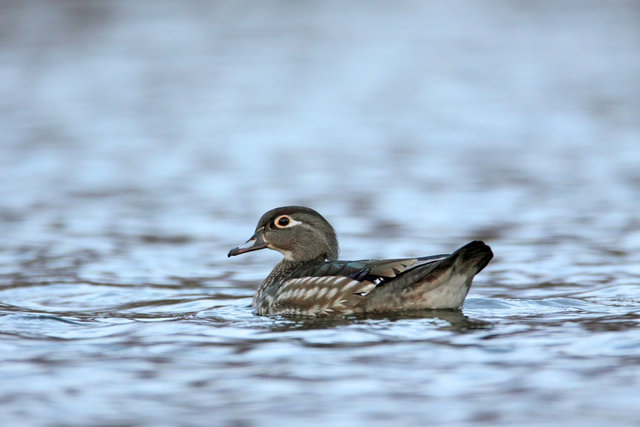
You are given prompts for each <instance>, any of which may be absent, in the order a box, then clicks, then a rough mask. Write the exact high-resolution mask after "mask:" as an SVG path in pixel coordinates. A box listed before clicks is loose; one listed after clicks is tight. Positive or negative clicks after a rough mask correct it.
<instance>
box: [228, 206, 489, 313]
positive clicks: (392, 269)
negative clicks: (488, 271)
mask: <svg viewBox="0 0 640 427" xmlns="http://www.w3.org/2000/svg"><path fill="white" fill-rule="evenodd" d="M301 245H304V247H301ZM263 248H270V249H274V250H277V251H279V252H282V253H283V254H284V256H285V258H284V259H283V260H282V261H281V262H280V263H279V264H277V265H276V266H275V268H274V269H273V270H272V271H271V273H270V274H269V275H268V276H267V277H266V278H265V279H264V280H263V281H262V283H261V284H260V286H259V287H258V290H257V292H256V294H255V296H254V298H253V303H252V305H253V308H254V309H255V310H256V312H257V313H258V314H261V315H269V314H295V315H306V316H331V315H349V314H360V313H380V312H388V311H399V310H414V309H460V308H461V307H462V305H463V304H464V300H465V298H466V296H467V293H468V292H469V288H470V287H471V282H472V280H473V277H474V276H475V275H476V274H477V273H479V272H480V271H481V270H482V269H483V268H484V267H485V266H486V265H487V264H488V263H489V261H490V260H491V258H492V257H493V253H492V252H491V249H490V248H489V246H487V245H485V244H484V243H483V242H481V241H473V242H471V243H468V244H467V245H465V246H463V247H461V248H460V249H458V250H456V251H455V252H453V253H452V254H441V255H433V256H427V257H416V258H402V259H385V260H358V261H339V260H337V255H338V244H337V238H336V237H335V232H334V231H333V228H332V227H331V225H329V223H328V222H327V221H326V220H325V219H324V218H323V217H322V216H321V215H320V214H318V213H317V212H316V211H314V210H312V209H309V208H305V207H301V206H285V207H281V208H276V209H273V210H271V211H269V212H267V213H265V214H264V215H263V217H262V218H261V219H260V221H259V222H258V226H257V228H256V232H255V233H254V235H253V236H252V237H251V238H250V239H249V240H248V241H247V243H245V244H244V245H242V246H239V247H237V248H234V249H232V250H231V251H230V252H229V256H234V255H239V254H241V253H244V252H249V251H253V250H257V249H263Z"/></svg>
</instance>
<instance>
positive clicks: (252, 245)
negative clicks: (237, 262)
mask: <svg viewBox="0 0 640 427" xmlns="http://www.w3.org/2000/svg"><path fill="white" fill-rule="evenodd" d="M266 247H267V242H265V241H264V239H263V238H262V234H261V233H260V232H259V231H256V232H255V234H254V235H253V236H251V238H250V239H249V240H247V241H246V242H245V243H244V244H242V245H240V246H238V247H235V248H233V249H231V250H230V251H229V253H228V254H227V256H228V257H232V256H236V255H240V254H243V253H245V252H251V251H257V250H260V249H264V248H266Z"/></svg>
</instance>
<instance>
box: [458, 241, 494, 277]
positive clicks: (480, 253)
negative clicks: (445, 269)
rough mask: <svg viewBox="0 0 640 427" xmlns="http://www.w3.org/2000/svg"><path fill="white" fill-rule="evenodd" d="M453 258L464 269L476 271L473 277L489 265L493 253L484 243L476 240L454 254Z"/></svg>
mask: <svg viewBox="0 0 640 427" xmlns="http://www.w3.org/2000/svg"><path fill="white" fill-rule="evenodd" d="M451 258H452V261H453V262H454V263H456V262H457V263H458V264H459V265H460V266H462V267H463V268H465V269H466V268H469V269H472V270H475V272H474V273H473V275H476V274H478V273H479V272H481V271H482V269H483V268H485V267H486V266H487V264H489V261H491V258H493V252H492V251H491V248H490V247H489V245H487V244H485V243H484V242H483V241H480V240H474V241H473V242H470V243H467V244H466V245H464V246H463V247H461V248H460V249H458V250H457V251H455V252H454V253H452V254H451ZM467 266H468V267H467Z"/></svg>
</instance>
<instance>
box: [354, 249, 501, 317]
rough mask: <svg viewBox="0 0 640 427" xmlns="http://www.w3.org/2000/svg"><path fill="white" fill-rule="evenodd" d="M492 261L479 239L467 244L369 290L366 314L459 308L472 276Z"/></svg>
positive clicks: (490, 252)
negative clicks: (442, 257) (439, 258)
mask: <svg viewBox="0 0 640 427" xmlns="http://www.w3.org/2000/svg"><path fill="white" fill-rule="evenodd" d="M491 258H493V252H492V251H491V248H490V247H489V246H488V245H486V244H484V242H481V241H479V240H476V241H473V242H470V243H467V244H466V245H464V246H463V247H461V248H460V249H458V250H456V251H455V252H454V253H452V254H451V255H449V256H447V257H446V258H444V259H441V260H438V261H434V262H431V263H427V264H424V265H420V266H418V267H415V268H412V269H410V270H407V271H406V272H404V273H402V274H400V275H399V276H398V277H397V278H396V279H394V280H392V281H391V282H389V283H387V284H385V285H383V286H379V287H377V288H375V289H374V290H372V291H371V292H370V294H369V296H368V298H367V303H366V304H367V307H366V310H367V311H387V310H397V309H425V308H427V309H459V308H461V307H462V305H463V304H464V300H465V298H466V296H467V293H468V292H469V289H470V288H471V282H472V281H473V277H474V276H475V275H476V274H478V273H479V272H480V271H481V270H482V269H483V268H485V267H486V266H487V264H489V261H491Z"/></svg>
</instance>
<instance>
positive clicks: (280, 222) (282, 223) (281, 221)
mask: <svg viewBox="0 0 640 427" xmlns="http://www.w3.org/2000/svg"><path fill="white" fill-rule="evenodd" d="M290 222H291V221H290V220H289V217H288V216H286V215H282V216H279V217H278V218H276V220H275V221H274V223H275V224H276V227H279V228H283V227H286V226H287V225H289V223H290Z"/></svg>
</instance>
